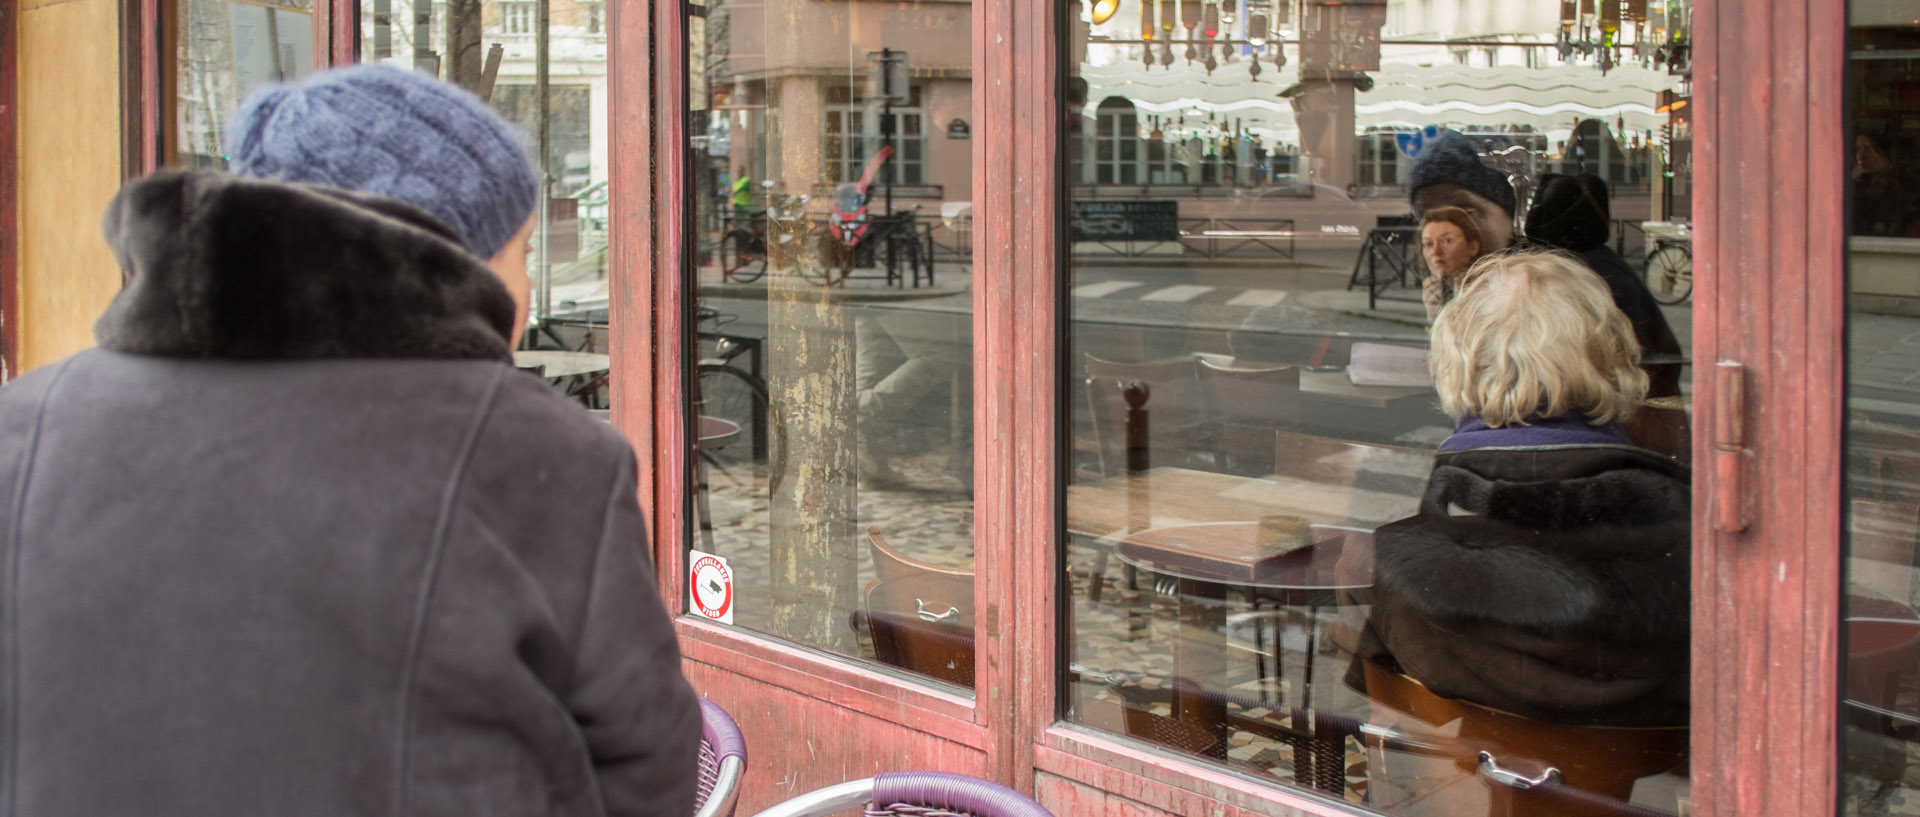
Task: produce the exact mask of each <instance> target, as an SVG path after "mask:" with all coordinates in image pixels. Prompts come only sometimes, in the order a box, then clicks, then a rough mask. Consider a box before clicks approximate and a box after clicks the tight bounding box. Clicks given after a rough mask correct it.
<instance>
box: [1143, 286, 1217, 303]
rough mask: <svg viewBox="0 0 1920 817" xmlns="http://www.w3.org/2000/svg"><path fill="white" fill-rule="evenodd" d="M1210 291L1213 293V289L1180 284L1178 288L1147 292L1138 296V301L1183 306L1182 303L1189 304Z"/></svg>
mask: <svg viewBox="0 0 1920 817" xmlns="http://www.w3.org/2000/svg"><path fill="white" fill-rule="evenodd" d="M1212 291H1213V287H1203V286H1199V285H1197V284H1180V285H1178V286H1170V287H1161V288H1159V289H1156V290H1154V291H1152V292H1149V293H1147V294H1145V295H1142V296H1140V300H1142V301H1159V302H1162V303H1170V304H1184V303H1191V302H1192V301H1193V299H1195V298H1198V297H1200V296H1202V295H1205V294H1207V293H1209V292H1212Z"/></svg>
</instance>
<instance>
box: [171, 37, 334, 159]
mask: <svg viewBox="0 0 1920 817" xmlns="http://www.w3.org/2000/svg"><path fill="white" fill-rule="evenodd" d="M170 9H171V12H170V13H169V14H168V19H167V21H166V24H167V35H168V37H169V39H170V40H171V49H170V53H171V58H170V59H166V60H164V62H163V63H162V66H161V69H162V72H163V74H164V76H163V78H162V87H165V88H169V89H172V94H171V96H170V98H169V99H168V104H167V110H168V119H169V120H170V122H171V126H170V127H166V128H162V129H161V139H162V140H163V145H164V147H163V154H162V157H163V162H164V163H165V164H167V165H173V166H184V167H196V168H215V169H225V168H226V166H227V159H228V153H227V122H228V121H229V120H230V119H232V118H233V112H234V111H235V110H236V109H237V108H238V107H239V106H240V102H241V101H242V100H244V99H246V98H247V95H248V94H250V93H252V92H253V89H254V88H256V87H258V86H260V85H261V84H262V83H269V82H279V81H282V80H289V79H295V78H297V77H301V76H305V75H306V74H307V73H308V72H310V71H312V70H313V4H312V2H311V0H285V2H274V3H252V2H232V1H231V0H176V2H174V3H172V4H170Z"/></svg>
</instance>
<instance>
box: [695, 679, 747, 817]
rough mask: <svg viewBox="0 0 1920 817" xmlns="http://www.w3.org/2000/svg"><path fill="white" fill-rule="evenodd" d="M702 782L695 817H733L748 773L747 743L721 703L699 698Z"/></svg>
mask: <svg viewBox="0 0 1920 817" xmlns="http://www.w3.org/2000/svg"><path fill="white" fill-rule="evenodd" d="M700 721H701V724H700V766H699V769H698V772H697V773H698V774H699V776H700V779H699V781H698V784H697V789H696V791H697V792H698V794H697V795H696V796H695V797H694V801H693V805H694V811H693V813H694V817H731V815H732V814H733V805H734V801H735V800H737V799H738V798H739V797H740V777H741V775H743V774H745V773H746V771H747V742H746V740H745V739H743V738H741V737H740V727H739V725H738V724H735V723H734V722H733V718H732V717H730V716H728V715H727V711H726V710H724V709H721V708H720V706H719V704H716V703H714V702H712V701H709V700H707V699H705V698H702V699H700Z"/></svg>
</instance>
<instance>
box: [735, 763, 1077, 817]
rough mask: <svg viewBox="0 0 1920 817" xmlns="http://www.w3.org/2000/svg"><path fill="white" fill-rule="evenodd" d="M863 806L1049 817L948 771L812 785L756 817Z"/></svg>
mask: <svg viewBox="0 0 1920 817" xmlns="http://www.w3.org/2000/svg"><path fill="white" fill-rule="evenodd" d="M856 808H864V809H865V814H866V815H867V817H893V816H894V815H916V817H945V815H955V817H958V816H959V815H969V816H970V817H1053V813H1052V812H1050V811H1047V809H1046V808H1045V807H1044V806H1041V805H1040V804H1039V803H1036V802H1034V801H1033V799H1032V798H1030V797H1027V796H1026V795H1024V794H1021V793H1019V792H1017V791H1014V790H1013V789H1010V788H1007V787H1006V786H1002V785H1000V784H999V783H995V782H992V781H990V780H982V779H980V778H978V777H973V776H970V775H964V774H953V773H950V772H882V773H880V774H878V775H875V776H873V777H869V778H866V779H864V780H850V781H848V782H845V783H838V784H835V785H832V786H827V787H825V788H821V789H815V790H813V791H810V792H807V793H805V794H801V795H798V796H796V797H793V798H790V799H788V800H785V801H782V802H780V803H776V804H774V805H773V806H771V807H768V808H767V809H765V810H763V811H761V812H760V813H759V814H757V815H754V817H824V816H825V815H828V814H836V813H839V812H842V811H847V810H849V809H856Z"/></svg>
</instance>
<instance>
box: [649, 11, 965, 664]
mask: <svg viewBox="0 0 1920 817" xmlns="http://www.w3.org/2000/svg"><path fill="white" fill-rule="evenodd" d="M689 22H690V23H691V25H689V30H690V32H692V34H691V36H692V37H693V39H692V41H691V42H690V43H689V55H690V58H691V60H692V61H691V64H690V70H689V77H688V94H687V97H688V105H689V110H688V111H687V112H686V114H687V116H688V117H689V122H690V127H689V133H690V135H691V137H692V139H691V144H690V145H689V146H688V147H689V150H688V153H689V166H688V168H687V169H686V172H687V178H688V179H690V180H691V181H690V183H689V184H688V197H689V201H687V203H686V205H687V207H686V209H687V211H688V212H690V213H692V214H693V225H692V230H691V235H690V241H689V252H688V255H687V258H686V259H685V267H684V269H683V273H684V274H685V275H686V276H687V278H686V281H687V284H688V291H690V292H693V293H694V294H695V297H694V299H693V300H694V306H695V313H694V315H693V316H692V318H693V320H692V324H693V326H692V331H691V332H690V333H689V335H690V337H689V338H688V339H687V340H688V342H687V347H688V348H689V349H690V350H691V353H690V355H689V359H688V360H687V364H688V365H687V371H688V374H689V378H688V381H687V383H686V388H687V392H688V395H689V401H688V406H687V412H688V414H687V419H688V427H689V428H690V429H693V430H694V433H693V434H692V435H691V436H692V437H693V439H692V446H693V447H692V450H691V451H690V452H689V456H688V458H687V459H688V462H689V463H690V469H689V473H688V475H687V477H688V479H687V484H688V485H689V486H692V487H691V490H690V491H689V493H690V494H691V497H690V506H691V507H690V510H689V518H690V519H691V520H692V521H693V524H692V525H690V526H689V527H690V529H691V530H690V536H689V539H690V541H689V542H688V543H687V544H688V546H689V547H690V548H691V549H692V551H693V554H692V557H691V558H690V560H689V562H690V564H692V565H693V567H694V571H695V572H694V576H693V577H692V578H693V579H695V583H694V587H695V590H694V592H693V594H692V599H691V603H690V605H689V608H690V609H689V610H688V613H689V614H690V615H697V616H706V617H709V618H716V619H718V620H721V621H723V622H726V623H730V624H731V625H732V626H736V627H743V628H747V629H751V630H754V631H757V632H760V633H765V634H768V635H772V636H776V637H779V638H784V639H788V640H791V641H794V642H797V643H800V644H805V645H808V646H811V647H815V648H819V649H823V650H827V651H830V652H833V653H835V654H839V655H843V656H848V657H851V658H856V659H864V660H870V661H876V662H878V663H880V664H882V665H885V666H889V667H892V668H894V669H897V670H900V671H902V672H907V673H913V674H915V675H916V676H917V677H918V678H920V679H927V678H931V679H935V680H937V681H941V682H946V683H949V684H954V685H957V686H961V687H971V686H972V683H973V673H974V665H973V626H974V624H973V622H974V609H973V589H972V588H973V566H974V562H973V499H972V486H973V450H972V448H973V447H972V428H973V426H972V422H973V420H972V411H971V406H972V394H973V392H972V389H973V382H972V365H971V364H972V354H973V352H972V338H971V327H972V319H971V314H972V300H971V296H970V294H969V293H970V292H971V285H970V283H969V280H970V277H971V272H972V270H971V267H970V256H971V251H970V245H969V241H968V236H970V235H971V230H970V229H969V224H968V222H969V219H970V218H971V215H970V213H971V208H970V205H969V202H968V196H969V195H970V191H971V190H972V183H973V182H972V178H973V168H972V154H971V144H972V143H971V142H969V141H967V140H966V139H965V138H964V137H961V136H957V135H955V134H949V133H948V132H946V130H945V129H944V128H942V127H939V126H937V125H935V124H934V123H946V122H952V121H956V120H965V119H966V118H967V117H968V116H969V115H970V114H969V112H970V111H971V109H972V83H971V81H970V80H969V79H968V77H969V75H970V73H971V72H970V71H969V69H968V64H969V61H970V60H971V50H970V44H969V41H968V38H967V37H966V36H965V34H964V32H966V31H969V30H970V27H971V21H970V6H968V5H967V4H954V3H927V4H896V3H820V2H815V1H814V0H765V1H764V2H748V1H747V0H725V1H724V2H720V1H718V0H716V1H715V2H709V3H706V4H703V5H700V6H695V7H692V9H691V16H690V17H689ZM722 566H724V571H723V570H722V569H721V568H722ZM710 573H711V574H712V575H725V576H728V577H730V578H731V592H730V594H728V593H726V592H725V591H724V590H723V589H721V588H722V585H718V584H715V585H712V587H714V588H716V590H715V591H713V592H718V593H720V595H718V596H715V597H709V596H706V595H703V592H706V591H703V589H702V588H704V587H707V586H708V585H706V583H705V582H704V577H706V576H708V575H709V574H710Z"/></svg>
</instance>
